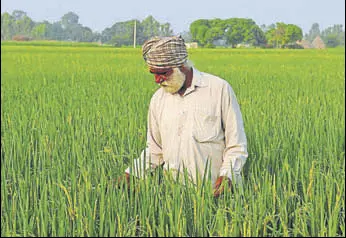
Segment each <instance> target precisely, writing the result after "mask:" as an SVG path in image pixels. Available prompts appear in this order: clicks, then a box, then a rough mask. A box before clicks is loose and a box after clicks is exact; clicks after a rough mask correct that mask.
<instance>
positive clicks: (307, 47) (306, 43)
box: [296, 40, 314, 49]
mask: <svg viewBox="0 0 346 238" xmlns="http://www.w3.org/2000/svg"><path fill="white" fill-rule="evenodd" d="M296 43H297V44H298V45H301V46H303V47H304V49H311V48H314V46H313V45H312V44H311V43H310V42H309V41H307V40H301V41H297V42H296Z"/></svg>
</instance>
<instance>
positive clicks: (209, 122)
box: [192, 111, 221, 143]
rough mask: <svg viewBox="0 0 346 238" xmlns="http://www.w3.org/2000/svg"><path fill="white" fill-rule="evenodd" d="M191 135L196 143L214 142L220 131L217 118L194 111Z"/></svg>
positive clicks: (219, 123) (206, 113)
mask: <svg viewBox="0 0 346 238" xmlns="http://www.w3.org/2000/svg"><path fill="white" fill-rule="evenodd" d="M193 118H194V119H193V126H192V135H193V137H194V139H195V140H196V141H197V142H201V143H203V142H212V141H215V140H216V139H217V137H218V135H219V133H220V130H221V121H220V117H219V116H215V115H213V114H210V113H209V112H206V111H196V112H195V115H194V117H193Z"/></svg>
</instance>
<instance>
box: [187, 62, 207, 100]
mask: <svg viewBox="0 0 346 238" xmlns="http://www.w3.org/2000/svg"><path fill="white" fill-rule="evenodd" d="M192 70H193V76H192V82H191V86H190V87H189V88H187V89H186V91H185V93H184V96H186V95H188V94H190V93H192V92H193V91H195V90H196V87H207V86H208V84H207V82H206V78H205V77H203V75H202V73H201V72H199V71H198V70H197V69H196V68H195V67H192Z"/></svg>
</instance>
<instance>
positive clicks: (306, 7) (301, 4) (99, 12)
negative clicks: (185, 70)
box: [1, 0, 345, 34]
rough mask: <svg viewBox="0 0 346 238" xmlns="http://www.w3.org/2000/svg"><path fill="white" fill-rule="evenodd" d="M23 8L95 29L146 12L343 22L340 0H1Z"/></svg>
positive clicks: (185, 22) (186, 18) (182, 18)
mask: <svg viewBox="0 0 346 238" xmlns="http://www.w3.org/2000/svg"><path fill="white" fill-rule="evenodd" d="M16 9H17V10H22V11H25V12H26V13H27V14H28V16H29V17H30V18H31V19H33V20H34V21H42V20H48V21H49V22H55V21H58V20H60V18H61V17H62V16H63V15H64V14H65V13H67V12H69V11H73V12H75V13H76V14H77V15H78V16H79V23H81V24H82V25H84V26H88V27H90V28H91V29H92V30H93V31H98V32H101V31H102V30H103V29H104V28H106V27H110V26H112V25H113V24H114V23H116V22H119V21H127V20H130V19H138V20H143V19H144V18H145V17H147V16H149V15H152V16H153V17H154V18H155V19H156V20H158V21H159V22H160V23H165V22H169V23H170V24H171V27H172V29H173V30H174V32H175V33H176V34H177V33H180V32H182V31H185V30H188V28H189V25H190V23H191V22H193V21H194V20H197V19H213V18H221V19H226V18H232V17H241V18H251V19H253V20H254V21H255V22H256V23H257V25H262V24H266V25H269V24H271V23H276V22H284V23H289V24H296V25H298V26H300V27H301V28H302V29H303V32H308V31H309V29H310V28H311V25H312V24H313V23H315V22H317V23H318V24H319V25H320V29H321V30H322V29H325V28H327V27H329V26H332V25H333V24H343V25H344V24H345V0H328V1H322V0H286V1H284V0H261V1H257V0H237V1H234V0H209V1H204V0H175V1H165V0H160V1H159V0H139V1H134V0H125V1H124V0H122V1H119V0H113V1H111V0H93V1H91V0H1V13H3V12H8V13H12V11H13V10H16Z"/></svg>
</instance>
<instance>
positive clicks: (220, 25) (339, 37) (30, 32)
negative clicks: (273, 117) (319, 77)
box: [1, 10, 345, 48]
mask: <svg viewBox="0 0 346 238" xmlns="http://www.w3.org/2000/svg"><path fill="white" fill-rule="evenodd" d="M135 24H136V25H135ZM135 28H136V44H137V45H142V44H143V42H144V41H145V40H147V39H149V38H151V37H153V36H171V35H173V34H177V33H173V30H172V29H171V25H170V23H162V24H161V23H160V22H158V21H157V20H156V19H155V18H154V17H152V16H148V17H147V18H145V19H144V20H143V21H139V20H137V19H132V20H128V21H124V22H116V23H114V24H113V25H112V26H110V27H106V28H105V29H104V30H102V32H100V33H99V32H93V31H92V30H91V29H90V28H89V27H86V26H83V25H82V24H80V23H79V16H78V15H77V14H76V13H74V12H68V13H66V14H65V15H63V16H62V17H61V19H60V21H57V22H53V23H50V22H48V21H42V22H34V21H33V20H32V19H31V18H30V17H28V16H27V14H26V12H24V11H21V10H15V11H13V13H12V14H9V13H7V12H5V13H3V14H1V41H8V40H18V41H30V40H58V41H72V42H100V43H103V44H110V45H113V46H116V47H122V46H132V45H133V39H134V29H135ZM178 34H181V35H182V36H183V38H184V39H185V40H186V42H189V41H195V42H198V43H199V45H200V47H206V48H215V47H218V46H222V47H235V46H237V45H243V46H244V45H245V47H249V46H251V47H265V48H301V47H299V45H297V44H296V41H297V40H302V38H303V32H302V29H301V28H300V27H298V26H297V25H293V24H286V23H283V22H277V23H275V24H271V25H269V26H266V25H262V26H260V27H259V26H258V25H257V24H256V23H255V21H254V20H252V19H245V18H229V19H224V20H222V19H210V20H208V19H198V20H196V21H194V22H192V23H191V24H190V27H189V31H186V32H181V33H178ZM316 36H321V38H322V39H323V41H324V42H325V43H326V46H327V47H336V46H345V31H344V29H343V25H341V24H335V25H333V26H330V27H328V28H326V29H324V30H323V31H320V29H319V25H318V24H317V23H314V24H313V25H312V27H311V30H310V31H309V33H308V34H305V36H304V38H305V39H306V40H308V41H310V43H311V42H312V41H313V40H314V39H315V37H316Z"/></svg>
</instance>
